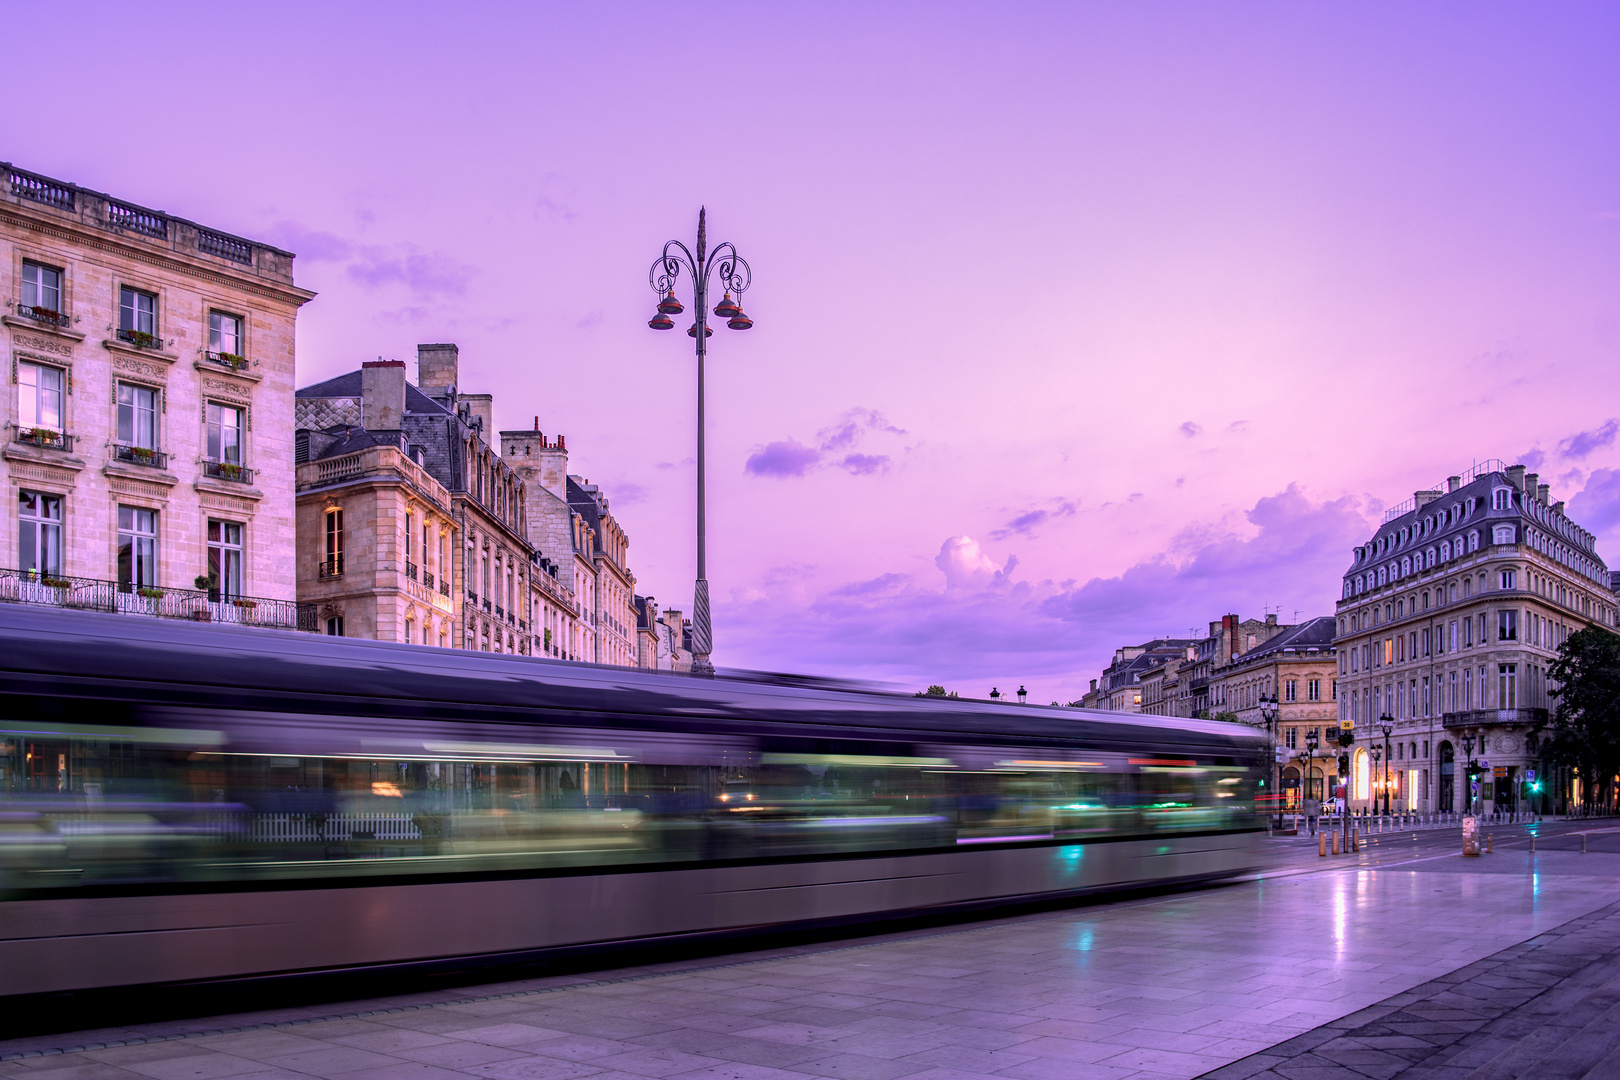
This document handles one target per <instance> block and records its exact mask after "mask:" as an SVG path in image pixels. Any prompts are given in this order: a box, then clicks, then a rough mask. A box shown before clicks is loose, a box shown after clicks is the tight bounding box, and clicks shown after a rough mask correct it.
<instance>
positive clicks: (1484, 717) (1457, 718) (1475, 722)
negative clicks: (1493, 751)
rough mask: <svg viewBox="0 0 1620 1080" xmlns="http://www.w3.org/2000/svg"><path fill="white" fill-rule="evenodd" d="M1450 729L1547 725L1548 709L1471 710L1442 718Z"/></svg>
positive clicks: (1443, 715) (1444, 715)
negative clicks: (1508, 725)
mask: <svg viewBox="0 0 1620 1080" xmlns="http://www.w3.org/2000/svg"><path fill="white" fill-rule="evenodd" d="M1440 721H1441V723H1442V724H1443V725H1444V726H1446V727H1448V728H1472V727H1487V726H1489V725H1493V724H1545V723H1546V722H1547V710H1546V709H1469V710H1466V711H1463V712H1448V713H1444V714H1442V715H1441V717H1440Z"/></svg>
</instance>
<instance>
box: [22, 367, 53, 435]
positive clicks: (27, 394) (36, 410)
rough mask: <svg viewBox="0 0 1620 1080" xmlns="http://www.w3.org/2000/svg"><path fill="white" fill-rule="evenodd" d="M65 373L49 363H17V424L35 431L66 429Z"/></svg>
mask: <svg viewBox="0 0 1620 1080" xmlns="http://www.w3.org/2000/svg"><path fill="white" fill-rule="evenodd" d="M63 375H64V372H63V371H62V369H61V368H59V367H51V366H49V365H47V364H30V363H19V364H18V365H17V426H18V427H19V428H32V429H34V430H35V431H40V430H44V431H54V432H60V431H61V430H62V384H63V382H64V381H65V380H64V379H63Z"/></svg>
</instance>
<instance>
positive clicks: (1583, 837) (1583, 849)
mask: <svg viewBox="0 0 1620 1080" xmlns="http://www.w3.org/2000/svg"><path fill="white" fill-rule="evenodd" d="M1581 854H1582V855H1585V854H1586V834H1585V833H1581Z"/></svg>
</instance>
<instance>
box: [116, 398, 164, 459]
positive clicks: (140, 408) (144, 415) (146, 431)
mask: <svg viewBox="0 0 1620 1080" xmlns="http://www.w3.org/2000/svg"><path fill="white" fill-rule="evenodd" d="M157 414H158V407H157V391H156V390H153V389H151V388H150V387H146V386H135V385H133V384H132V383H124V382H121V383H119V384H118V441H119V442H120V443H122V444H123V445H125V446H136V447H140V448H142V449H145V450H156V449H157V445H158V443H157Z"/></svg>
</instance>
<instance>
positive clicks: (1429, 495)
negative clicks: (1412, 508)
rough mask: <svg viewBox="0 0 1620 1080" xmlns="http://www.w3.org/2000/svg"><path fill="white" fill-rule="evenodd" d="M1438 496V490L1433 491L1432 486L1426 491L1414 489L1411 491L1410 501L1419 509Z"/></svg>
mask: <svg viewBox="0 0 1620 1080" xmlns="http://www.w3.org/2000/svg"><path fill="white" fill-rule="evenodd" d="M1439 497H1440V493H1439V492H1438V491H1435V490H1434V489H1433V488H1430V489H1429V490H1428V491H1414V492H1412V502H1413V503H1414V504H1415V505H1416V508H1417V509H1419V510H1421V509H1423V508H1424V507H1425V506H1428V505H1429V504H1430V503H1432V502H1434V500H1436V499H1438V498H1439Z"/></svg>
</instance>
